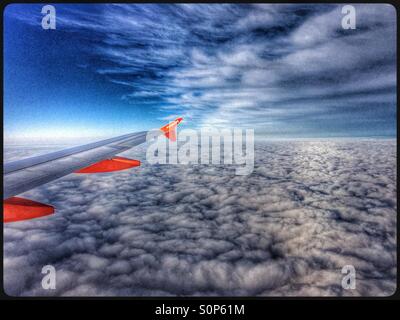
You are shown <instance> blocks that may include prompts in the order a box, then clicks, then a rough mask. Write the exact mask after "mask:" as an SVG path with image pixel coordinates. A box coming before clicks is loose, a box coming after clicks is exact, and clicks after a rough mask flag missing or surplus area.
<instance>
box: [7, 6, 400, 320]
mask: <svg viewBox="0 0 400 320" xmlns="http://www.w3.org/2000/svg"><path fill="white" fill-rule="evenodd" d="M35 3H38V4H40V3H43V4H57V3H62V4H83V3H86V4H101V3H271V4H279V3H287V4H303V3H304V4H320V3H325V4H347V3H349V4H352V3H354V4H355V3H362V4H370V3H372V4H389V5H392V6H393V7H394V8H395V9H396V23H397V36H396V46H397V58H398V56H399V50H398V49H399V41H398V33H399V11H398V6H397V3H396V2H395V1H394V0H391V1H360V0H356V1H351V2H335V1H325V0H323V1H321V0H320V1H300V2H294V1H288V0H281V1H276V0H273V1H268V2H266V1H249V2H245V1H143V0H141V1H128V0H122V1H105V0H100V1H99V0H97V1H95V2H92V3H91V2H86V1H82V2H79V1H60V0H56V1H51V2H44V1H40V0H39V1H34V0H27V1H15V2H14V1H4V2H2V3H1V9H2V15H1V20H2V23H1V34H0V42H1V57H2V59H1V71H2V72H1V85H2V88H3V90H4V86H3V76H4V74H3V70H4V69H3V67H4V66H3V63H4V57H3V54H4V52H3V49H4V48H3V45H4V43H3V26H4V25H3V16H4V10H5V8H6V6H7V5H9V4H35ZM398 80H399V66H398V64H397V83H398V82H399V81H398ZM3 90H2V99H1V105H2V108H1V119H2V123H3V124H4V118H3V111H4V110H3V93H4V92H3ZM398 93H399V89H398V87H397V112H396V118H397V122H396V125H397V127H396V131H397V135H396V138H397V143H398V140H399V132H398V130H397V128H398V127H399V116H398V106H399V94H398ZM1 138H2V141H3V143H4V131H3V130H2V132H1ZM3 143H2V144H1V150H2V153H1V159H2V162H3V163H4V161H3ZM397 143H396V145H397ZM396 150H397V151H396V157H397V167H398V164H399V159H398V148H396ZM2 170H3V169H2ZM396 177H397V183H396V188H397V199H396V200H397V203H398V200H399V191H398V190H399V179H398V178H399V176H398V170H397V174H396ZM1 179H2V180H3V174H2V175H1ZM1 190H3V183H2V184H1ZM2 220H3V216H2V215H1V221H2ZM396 223H397V241H398V239H399V237H398V235H399V225H400V221H399V217H398V211H397V219H396ZM3 231H4V230H3V228H1V232H0V234H1V244H3ZM0 253H1V255H2V258H3V245H1V248H0ZM3 278H4V274H3V263H1V264H0V281H1V284H2V285H1V290H0V300H3V301H4V300H6V301H9V302H12V305H14V307H15V304H14V302H16V301H21V300H24V301H27V302H28V303H29V305H30V306H32V305H33V304H32V302H35V301H36V302H41V301H48V300H55V301H65V300H69V301H71V300H74V301H76V300H83V301H86V302H89V305H92V301H95V300H100V301H105V300H114V301H115V300H124V301H130V305H131V306H132V303H134V305H135V309H136V308H137V307H140V308H142V307H143V308H145V309H146V311H150V314H152V315H154V310H155V307H156V306H161V305H162V304H163V303H164V304H165V305H168V306H191V307H193V306H198V305H199V304H200V303H201V304H220V305H221V304H226V305H228V304H232V305H233V304H237V305H242V304H243V305H245V315H244V316H243V315H240V316H234V315H224V316H219V318H226V317H241V318H243V317H248V316H249V315H254V314H255V312H254V307H256V306H258V307H266V306H267V305H270V304H271V303H272V302H274V304H275V303H276V302H280V301H281V300H282V301H304V300H311V301H322V300H323V301H337V300H340V301H343V300H347V301H354V300H363V301H371V300H380V301H382V300H390V301H397V300H400V290H399V245H398V243H397V277H396V283H397V286H396V290H395V292H394V294H392V295H391V296H386V297H369V296H368V297H363V296H357V297H344V296H337V297H332V296H329V297H320V296H294V297H277V296H273V297H252V296H240V297H237V296H233V297H231V296H221V297H219V296H218V297H216V296H211V297H209V296H201V297H191V296H182V297H181V296H174V297H163V296H160V297H159V296H157V297H141V296H139V297H135V296H132V297H131V296H129V297H112V296H106V297H98V296H91V297H78V296H72V297H59V296H54V297H53V296H51V297H13V296H9V295H7V294H6V293H5V291H4V287H3V284H4V279H3ZM278 300H279V301H278ZM278 305H281V306H282V304H281V303H278ZM36 306H38V307H43V304H42V303H39V304H38V305H36ZM13 309H14V308H13ZM249 309H250V310H249ZM72 311H73V310H72ZM281 311H282V313H286V312H287V311H288V310H281ZM69 312H71V310H69ZM146 313H147V312H146ZM310 313H314V312H313V311H312V310H310ZM135 314H136V312H135ZM344 315H345V313H343V314H342V316H344ZM191 316H193V315H191ZM155 317H156V318H163V316H155ZM165 317H168V318H173V317H174V316H164V318H165ZM188 317H189V315H188ZM204 317H207V316H206V315H205V316H202V318H204ZM214 317H218V316H214Z"/></svg>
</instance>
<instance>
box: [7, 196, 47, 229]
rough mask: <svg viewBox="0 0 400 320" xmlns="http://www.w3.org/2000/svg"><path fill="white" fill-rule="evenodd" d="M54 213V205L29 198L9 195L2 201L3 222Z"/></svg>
mask: <svg viewBox="0 0 400 320" xmlns="http://www.w3.org/2000/svg"><path fill="white" fill-rule="evenodd" d="M53 213H54V207H53V206H50V205H48V204H44V203H40V202H36V201H32V200H29V199H24V198H19V197H11V198H8V199H6V200H4V202H3V218H4V222H6V223H7V222H14V221H21V220H29V219H34V218H39V217H44V216H48V215H50V214H53Z"/></svg>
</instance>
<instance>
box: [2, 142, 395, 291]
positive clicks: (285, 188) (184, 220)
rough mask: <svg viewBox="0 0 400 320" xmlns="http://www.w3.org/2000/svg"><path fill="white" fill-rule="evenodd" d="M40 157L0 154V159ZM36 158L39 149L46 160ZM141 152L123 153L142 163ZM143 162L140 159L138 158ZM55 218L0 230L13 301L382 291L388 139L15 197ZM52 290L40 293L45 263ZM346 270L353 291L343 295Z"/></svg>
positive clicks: (391, 277) (390, 208)
mask: <svg viewBox="0 0 400 320" xmlns="http://www.w3.org/2000/svg"><path fill="white" fill-rule="evenodd" d="M38 151H39V149H29V148H26V149H23V148H21V147H19V148H16V147H14V148H11V149H10V148H7V149H6V154H5V155H6V159H17V158H19V157H25V156H27V155H28V154H29V153H31V154H32V153H38ZM48 151H49V150H48V148H47V149H46V150H44V149H43V150H42V152H48ZM144 151H145V147H140V148H137V149H134V150H131V151H128V152H126V153H125V155H126V156H128V157H129V156H130V157H132V158H139V159H142V160H144V155H145V152H144ZM138 155H139V157H138ZM23 196H24V197H26V198H30V199H34V200H38V201H43V202H47V203H51V204H53V205H55V206H56V208H57V212H56V214H55V215H53V216H51V217H47V218H42V219H37V220H31V221H26V222H21V223H11V224H7V225H5V226H4V281H5V282H4V286H5V290H6V292H7V293H8V294H10V295H15V296H20V295H24V296H32V295H33V296H44V295H64V296H75V295H77V296H81V295H96V296H97V295H135V296H136V295H138V296H141V295H156V296H164V295H228V296H236V295H262V296H270V295H273V296H282V295H284V296H291V295H294V296H299V295H307V296H309V295H312V296H315V295H330V296H331V295H372V296H376V295H390V294H392V293H393V292H394V290H395V283H396V142H395V141H392V140H358V141H357V140H351V141H344V140H342V141H339V140H336V141H335V140H320V141H280V142H278V141H277V142H263V143H257V144H256V159H255V170H254V172H253V173H252V174H251V175H250V176H235V175H234V168H233V167H229V166H225V167H223V166H212V165H195V166H183V165H152V166H150V165H147V164H146V162H145V161H144V163H143V166H142V167H140V168H135V169H132V170H128V171H122V172H117V173H112V174H111V173H110V174H98V175H69V176H67V177H64V178H63V179H60V180H57V181H55V182H52V183H49V184H47V185H44V186H42V187H39V188H37V189H35V190H31V191H29V192H27V193H25V194H24V195H23ZM47 264H51V265H53V266H55V268H56V270H57V289H56V290H54V291H46V290H43V289H42V288H41V285H40V283H41V279H42V276H43V275H42V274H41V273H40V272H41V268H42V267H43V266H44V265H47ZM348 264H352V265H354V266H355V268H356V272H357V283H356V286H357V287H356V289H355V290H353V291H346V290H343V289H342V287H341V279H342V274H341V268H342V267H343V266H344V265H348Z"/></svg>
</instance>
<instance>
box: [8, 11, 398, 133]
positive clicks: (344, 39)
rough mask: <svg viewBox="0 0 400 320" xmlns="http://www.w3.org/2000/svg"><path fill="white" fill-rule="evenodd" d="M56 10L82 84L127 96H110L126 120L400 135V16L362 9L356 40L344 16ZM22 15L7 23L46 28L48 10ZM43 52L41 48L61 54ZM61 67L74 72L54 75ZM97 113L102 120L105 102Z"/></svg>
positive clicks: (274, 130) (10, 14)
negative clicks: (399, 26)
mask: <svg viewBox="0 0 400 320" xmlns="http://www.w3.org/2000/svg"><path fill="white" fill-rule="evenodd" d="M56 7H57V8H58V9H57V34H58V35H59V38H56V39H54V41H59V42H60V45H65V43H68V44H69V43H71V45H68V50H66V51H68V52H69V51H70V50H75V51H73V53H74V56H77V57H79V65H80V67H81V72H80V73H81V74H84V75H87V74H95V75H97V77H99V78H101V79H106V80H107V81H108V83H112V84H114V85H115V87H113V90H109V91H110V92H107V93H106V94H104V93H103V94H104V95H109V94H111V95H117V96H116V97H115V100H119V101H120V99H122V100H123V101H124V102H125V106H124V108H123V110H122V109H121V110H119V109H118V112H119V113H117V114H127V113H126V109H130V110H134V111H136V112H137V113H138V114H143V113H146V114H151V115H152V116H153V118H154V117H157V118H158V119H163V120H166V119H171V118H174V117H176V116H177V115H179V116H183V117H184V118H185V119H187V120H189V121H188V122H187V123H188V124H189V125H190V126H200V127H201V126H214V127H224V126H227V125H230V126H235V127H245V128H254V129H256V134H259V135H263V134H264V135H265V134H268V136H277V137H282V136H285V137H299V136H301V137H321V136H328V137H337V136H368V137H370V136H391V137H394V136H395V134H396V121H395V119H396V117H395V115H396V11H395V8H394V7H393V6H391V5H387V4H377V5H373V4H367V5H362V4H355V5H354V7H355V9H356V29H355V30H352V29H350V30H344V29H343V28H342V18H343V17H344V14H343V13H342V5H329V4H325V5H315V4H303V5H294V4H289V5H287V4H286V5H277V4H274V5H267V4H254V5H250V4H221V5H219V4H201V5H196V4H179V5H172V4H171V5H152V4H137V5H129V4H128V5H121V4H113V5H97V6H95V5H88V6H85V5H79V6H76V5H56ZM14 8H15V9H13V7H9V8H8V11H7V12H6V17H7V18H9V19H18V20H19V21H22V22H25V23H26V24H27V25H31V27H32V29H34V30H36V29H38V28H39V27H38V26H39V25H40V21H41V19H42V15H41V10H40V9H41V5H36V6H32V7H29V6H28V7H24V8H23V9H22V8H20V10H18V8H19V7H18V6H16V7H14ZM38 30H39V29H38ZM39 31H41V30H39ZM39 31H37V33H38V35H37V37H39V36H42V35H43V32H41V33H39ZM60 39H61V40H60ZM62 39H64V41H62ZM42 41H43V44H41V43H40V45H41V47H40V48H42V47H47V46H48V45H49V44H48V39H47V38H45V39H43V40H42ZM56 43H57V44H58V42H56ZM57 48H58V46H55V47H51V48H50V49H51V50H52V51H51V52H53V51H56V50H57ZM50 49H49V50H50ZM56 52H57V51H56ZM62 54H63V53H60V54H59V55H56V57H57V63H53V64H52V65H50V66H51V69H52V70H53V72H57V73H59V74H64V73H65V71H64V69H65V67H64V66H65V64H67V65H68V64H69V63H70V61H69V60H67V62H66V63H64V62H63V60H60V61H59V58H60V56H61V57H62ZM70 60H71V58H70ZM60 63H61V65H62V66H61V67H60V68H63V69H61V70H58V69H53V68H57V66H58V65H59V64H60ZM76 63H78V62H76ZM50 66H49V67H48V69H50ZM42 73H43V74H44V75H45V76H46V77H49V76H51V75H52V73H49V72H46V70H43V71H42V72H41V74H42ZM57 79H58V78H57ZM96 79H97V78H96ZM56 81H58V80H56ZM56 81H55V82H56ZM49 85H53V84H52V83H51V84H49ZM60 85H61V89H62V88H63V87H65V86H66V85H67V84H66V83H65V81H62V82H60ZM103 86H105V85H101V86H100V85H99V86H97V88H96V89H97V90H100V91H96V94H99V95H100V93H99V92H101V93H102V91H101V90H103V89H102V88H103ZM61 89H60V91H62V90H61ZM54 90H56V89H54ZM88 90H89V89H88ZM84 97H85V98H84V99H82V100H84V101H86V100H87V99H88V98H87V97H86V95H85V96H84ZM70 99H71V97H68V99H67V100H70ZM115 100H114V105H115V104H116V102H115ZM64 104H65V103H64ZM93 104H97V106H96V107H98V108H99V109H101V108H102V105H103V104H104V102H102V101H95V102H93ZM62 106H63V104H61V106H60V107H62ZM111 106H112V104H110V108H111ZM93 108H94V107H93ZM58 112H59V111H58ZM149 112H151V113H149ZM90 115H92V113H91V114H90ZM109 117H114V115H109ZM95 129H98V128H95Z"/></svg>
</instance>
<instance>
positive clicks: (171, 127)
mask: <svg viewBox="0 0 400 320" xmlns="http://www.w3.org/2000/svg"><path fill="white" fill-rule="evenodd" d="M182 120H183V118H177V119H175V120H174V121H172V122H171V123H168V124H167V125H165V126H164V127H162V128H160V130H161V131H163V132H164V135H165V136H166V137H167V138H168V139H170V140H171V141H176V127H177V125H178V124H179V123H180V122H181V121H182Z"/></svg>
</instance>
